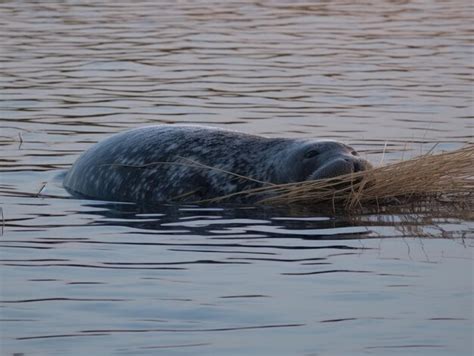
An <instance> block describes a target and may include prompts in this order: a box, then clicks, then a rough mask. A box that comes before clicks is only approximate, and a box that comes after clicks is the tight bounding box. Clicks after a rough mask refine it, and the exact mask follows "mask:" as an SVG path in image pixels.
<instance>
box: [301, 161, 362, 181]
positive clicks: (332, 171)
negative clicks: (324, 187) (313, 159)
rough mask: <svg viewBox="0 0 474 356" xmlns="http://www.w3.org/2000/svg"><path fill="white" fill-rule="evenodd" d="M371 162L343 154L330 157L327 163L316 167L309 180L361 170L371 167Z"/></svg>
mask: <svg viewBox="0 0 474 356" xmlns="http://www.w3.org/2000/svg"><path fill="white" fill-rule="evenodd" d="M370 167H371V164H370V163H369V162H368V161H366V160H364V159H362V158H360V157H358V156H347V155H341V156H339V157H334V158H332V159H330V160H329V161H328V162H327V163H326V164H324V165H323V166H321V167H319V168H318V169H316V170H315V171H314V172H313V173H311V174H310V175H309V177H308V178H307V180H317V179H325V178H333V177H338V176H341V175H344V174H350V173H356V172H361V171H365V170H367V169H369V168H370Z"/></svg>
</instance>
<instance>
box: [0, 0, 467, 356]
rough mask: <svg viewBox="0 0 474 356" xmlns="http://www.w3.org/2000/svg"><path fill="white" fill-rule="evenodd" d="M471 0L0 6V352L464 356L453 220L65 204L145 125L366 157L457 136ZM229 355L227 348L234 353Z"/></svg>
mask: <svg viewBox="0 0 474 356" xmlns="http://www.w3.org/2000/svg"><path fill="white" fill-rule="evenodd" d="M471 15H472V4H471V3H470V2H469V1H463V0H461V1H456V2H454V1H445V2H435V1H425V2H417V1H372V2H371V1H369V2H357V3H354V2H352V1H345V0H337V1H331V2H300V1H296V2H285V1H241V2H232V3H229V2H224V3H221V2H208V1H206V2H204V1H197V2H196V1H193V2H191V1H179V2H161V1H160V2H146V1H135V2H133V3H126V2H118V3H117V2H112V1H107V0H104V1H99V2H93V3H90V2H88V3H84V2H65V3H63V2H61V3H51V2H48V3H45V2H33V1H31V2H20V1H3V2H1V3H0V23H1V26H2V29H3V31H0V43H1V51H0V62H1V66H0V73H1V75H0V81H1V82H0V87H1V93H2V94H1V96H0V103H1V105H0V107H1V122H0V128H1V131H0V145H1V148H2V155H1V157H0V168H1V170H2V176H1V180H0V197H1V198H0V201H1V208H2V210H1V213H2V236H1V239H0V251H1V255H0V264H1V265H2V269H1V272H0V273H1V284H0V288H1V290H0V301H1V307H2V308H1V309H0V319H1V325H0V336H1V338H2V339H1V341H0V351H1V352H0V353H2V355H3V354H6V355H12V354H15V353H16V354H25V355H32V354H48V355H55V354H56V355H66V354H74V355H76V354H77V355H83V354H86V353H90V354H114V355H115V354H132V355H142V354H149V355H155V354H157V353H158V352H166V353H167V354H180V355H181V354H191V353H193V354H194V353H196V352H200V353H203V354H258V355H266V354H272V355H275V354H282V355H288V354H308V355H310V354H311V355H314V354H336V355H338V354H362V353H364V354H375V355H380V354H389V353H393V352H398V351H402V352H406V353H409V354H422V355H425V354H430V355H431V354H433V355H436V354H442V355H452V354H460V355H465V354H466V355H467V354H470V353H472V352H473V349H472V347H473V346H472V322H473V319H474V317H473V310H472V297H473V293H472V291H473V289H472V285H473V284H472V283H473V282H472V267H473V263H472V251H473V250H472V247H473V242H472V241H473V240H472V238H473V233H472V232H473V219H472V213H470V214H469V212H467V213H466V214H464V213H463V214H459V215H456V214H454V215H453V214H446V213H444V212H431V213H430V212H424V213H423V212H419V213H417V214H414V213H411V214H406V215H402V214H398V215H390V214H384V215H377V214H372V215H362V216H357V217H348V216H333V215H332V214H331V212H329V211H328V212H324V211H319V212H314V211H311V210H308V209H302V208H297V207H253V206H247V207H245V206H240V207H235V206H205V207H204V206H157V207H153V209H151V210H147V211H143V210H142V209H140V207H136V206H135V205H133V204H110V203H106V202H97V201H95V202H94V201H88V200H76V199H72V198H71V197H69V196H68V194H67V193H66V192H65V191H64V190H63V189H62V187H61V174H64V169H66V168H67V167H69V166H70V165H71V164H72V162H73V161H74V159H75V158H76V157H77V156H78V154H80V153H81V152H82V151H83V150H85V149H86V148H88V147H90V145H91V144H93V143H94V142H96V141H98V140H100V139H102V138H104V137H106V136H108V135H110V134H112V133H114V132H117V131H120V130H123V129H126V128H131V127H137V126H141V125H149V124H154V123H198V124H212V125H216V126H225V127H231V128H233V129H236V130H241V131H246V132H250V133H257V134H266V135H269V136H286V137H288V136H298V137H324V138H332V139H338V140H342V141H344V142H346V143H349V144H352V145H354V146H355V147H357V149H358V151H360V152H362V154H363V155H365V156H367V158H368V159H369V160H371V161H372V162H374V163H376V164H378V163H379V162H380V161H382V160H383V161H390V160H397V159H400V158H406V157H409V156H413V155H416V154H419V153H420V152H426V151H428V150H429V149H430V148H431V147H433V145H434V144H435V143H438V145H437V146H436V148H435V150H437V151H440V150H447V149H454V148H457V147H459V146H461V145H462V144H463V143H465V142H468V141H472V135H473V125H472V122H473V121H472V74H473V72H472V53H471V51H470V48H471V47H470V46H471V37H472V25H471V21H470V19H471V17H472V16H471ZM242 340H245V342H242Z"/></svg>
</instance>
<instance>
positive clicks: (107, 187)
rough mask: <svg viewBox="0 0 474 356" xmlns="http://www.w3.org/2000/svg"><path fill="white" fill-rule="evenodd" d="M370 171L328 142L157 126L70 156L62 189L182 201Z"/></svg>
mask: <svg viewBox="0 0 474 356" xmlns="http://www.w3.org/2000/svg"><path fill="white" fill-rule="evenodd" d="M369 166H370V164H369V163H368V162H367V161H365V160H363V159H361V158H360V157H358V155H357V152H355V151H354V150H353V149H352V148H351V147H349V146H346V145H344V144H342V143H339V142H335V141H318V140H313V139H292V138H267V137H262V136H257V135H249V134H244V133H239V132H234V131H229V130H224V129H219V128H213V127H206V126H191V125H158V126H149V127H142V128H138V129H134V130H130V131H126V132H122V133H119V134H117V135H114V136H112V137H110V138H108V139H106V140H104V141H102V142H99V143H97V144H96V145H94V146H93V147H91V148H90V149H89V150H87V151H86V152H84V153H83V154H82V155H81V156H80V157H79V158H78V159H77V161H76V162H75V163H74V165H73V166H72V167H71V169H70V170H69V172H68V173H67V175H66V177H65V179H64V186H65V188H66V189H67V190H68V191H69V192H71V193H72V194H73V195H77V196H82V197H87V198H93V199H101V200H110V201H125V202H141V203H154V202H173V201H188V202H189V201H199V200H205V199H212V198H216V197H220V196H224V195H228V194H232V193H236V192H240V191H243V190H247V189H252V188H258V187H262V186H265V184H268V183H273V184H283V183H290V182H299V181H304V180H314V179H322V178H330V177H335V176H338V175H341V174H346V173H351V172H356V171H360V170H364V169H366V168H368V167H369ZM236 199H239V198H236Z"/></svg>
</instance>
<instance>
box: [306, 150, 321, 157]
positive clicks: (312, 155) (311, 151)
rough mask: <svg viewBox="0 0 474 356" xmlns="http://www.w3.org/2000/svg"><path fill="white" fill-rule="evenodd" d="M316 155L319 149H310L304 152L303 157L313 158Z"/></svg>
mask: <svg viewBox="0 0 474 356" xmlns="http://www.w3.org/2000/svg"><path fill="white" fill-rule="evenodd" d="M317 155H319V151H317V150H310V151H308V152H306V153H305V154H304V156H303V157H304V158H313V157H316V156H317Z"/></svg>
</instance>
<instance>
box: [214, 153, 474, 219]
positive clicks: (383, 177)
mask: <svg viewBox="0 0 474 356" xmlns="http://www.w3.org/2000/svg"><path fill="white" fill-rule="evenodd" d="M473 195H474V145H469V146H466V147H464V148H462V149H459V150H456V151H452V152H445V153H440V154H431V153H427V154H425V155H422V156H419V157H416V158H413V159H409V160H403V161H401V162H398V163H394V164H389V165H386V166H382V167H377V168H373V169H370V170H368V171H365V172H358V173H354V174H349V175H344V176H340V177H337V178H330V179H322V180H318V181H306V182H300V183H289V184H282V185H271V186H266V187H262V188H257V189H252V190H248V191H242V192H238V193H235V194H232V195H229V196H225V197H219V198H217V199H213V200H212V201H214V202H217V201H223V200H228V199H232V198H237V197H240V198H242V199H247V198H248V199H250V198H253V199H256V200H257V201H258V202H259V203H262V204H272V205H280V204H285V205H287V204H300V205H306V206H318V205H325V206H327V205H330V206H331V207H332V209H333V210H334V211H335V210H340V209H342V210H346V211H347V210H348V211H353V210H357V209H361V208H369V209H375V210H377V211H381V210H383V209H384V208H386V207H390V206H409V205H413V204H416V205H418V206H420V205H421V206H423V204H424V205H425V206H427V207H429V205H430V204H433V203H438V204H464V208H470V207H472V205H473V204H472V203H473V199H474V198H473ZM465 204H467V205H465Z"/></svg>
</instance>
